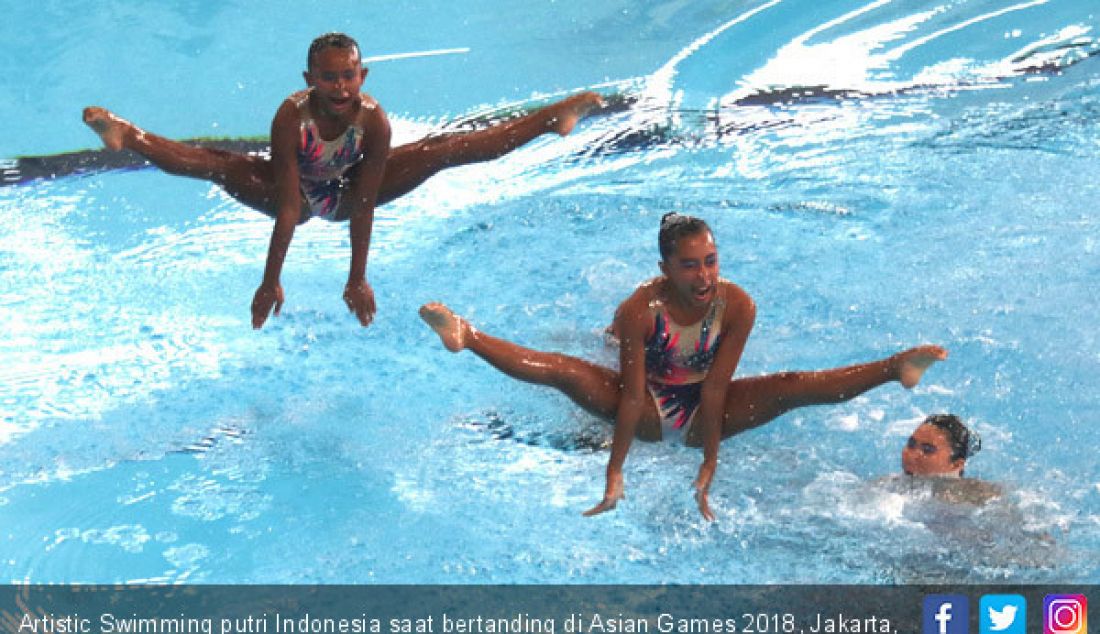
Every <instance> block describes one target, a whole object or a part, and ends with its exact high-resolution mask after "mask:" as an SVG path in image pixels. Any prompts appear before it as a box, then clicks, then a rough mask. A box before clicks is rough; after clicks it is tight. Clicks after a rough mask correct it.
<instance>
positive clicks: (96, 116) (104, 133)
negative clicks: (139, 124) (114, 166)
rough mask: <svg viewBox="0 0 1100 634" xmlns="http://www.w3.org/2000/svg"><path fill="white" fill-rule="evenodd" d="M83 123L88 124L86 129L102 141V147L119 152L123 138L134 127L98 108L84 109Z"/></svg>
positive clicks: (111, 113) (104, 109) (109, 112)
mask: <svg viewBox="0 0 1100 634" xmlns="http://www.w3.org/2000/svg"><path fill="white" fill-rule="evenodd" d="M84 123H86V124H88V127H89V128H91V129H92V131H93V132H95V133H96V134H98V135H99V138H100V139H102V140H103V145H104V146H105V147H107V148H108V149H111V150H121V149H122V145H123V137H125V136H126V132H128V131H129V130H131V129H133V127H134V124H132V123H130V122H129V121H127V120H126V119H123V118H121V117H118V116H116V115H115V114H114V113H113V112H111V111H110V110H107V109H106V108H100V107H98V106H90V107H88V108H85V109H84Z"/></svg>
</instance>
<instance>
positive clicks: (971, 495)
mask: <svg viewBox="0 0 1100 634" xmlns="http://www.w3.org/2000/svg"><path fill="white" fill-rule="evenodd" d="M934 480H935V481H934V483H933V486H932V495H934V496H935V497H936V498H938V499H940V500H943V501H945V502H951V503H954V504H972V505H974V506H982V505H984V504H986V503H988V502H990V501H992V500H995V499H997V498H999V497H1001V496H1002V495H1004V487H1002V486H1001V485H999V484H997V483H995V482H989V481H987V480H978V479H975V478H935V479H934Z"/></svg>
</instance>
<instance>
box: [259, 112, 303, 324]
mask: <svg viewBox="0 0 1100 634" xmlns="http://www.w3.org/2000/svg"><path fill="white" fill-rule="evenodd" d="M297 151H298V110H297V107H296V106H295V105H294V103H293V102H291V101H290V100H289V99H288V100H286V101H284V102H283V105H282V106H280V107H279V110H278V112H276V113H275V118H274V119H272V121H271V165H272V168H273V171H274V173H275V197H276V203H275V204H276V216H275V227H274V228H273V229H272V230H271V243H270V244H269V245H268V248H267V263H266V264H265V265H264V278H263V281H262V282H261V283H260V288H258V289H256V294H255V295H254V296H253V298H252V327H253V328H261V327H262V326H263V325H264V322H265V321H267V317H268V315H269V314H271V311H272V308H274V310H275V314H276V315H278V314H279V311H280V310H281V309H282V307H283V301H284V300H285V297H284V295H283V287H282V285H281V284H280V283H279V276H280V275H281V274H282V270H283V262H284V261H285V260H286V252H287V250H288V249H290V241H291V240H292V239H293V238H294V228H295V227H296V226H297V225H298V220H299V219H300V218H301V214H302V194H301V191H300V190H299V184H298V182H299V181H298V179H299V174H298V156H297Z"/></svg>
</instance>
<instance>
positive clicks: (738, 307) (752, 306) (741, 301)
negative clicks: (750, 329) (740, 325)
mask: <svg viewBox="0 0 1100 634" xmlns="http://www.w3.org/2000/svg"><path fill="white" fill-rule="evenodd" d="M718 293H719V295H720V296H721V297H722V300H723V301H724V302H725V304H726V309H725V310H726V312H725V320H724V321H727V322H729V321H740V320H747V321H748V322H749V323H750V324H751V322H753V321H755V319H756V302H754V301H753V300H752V296H751V295H749V294H748V292H747V291H745V289H743V288H741V287H740V286H738V285H737V284H734V283H733V282H731V281H729V280H727V279H725V278H719V279H718Z"/></svg>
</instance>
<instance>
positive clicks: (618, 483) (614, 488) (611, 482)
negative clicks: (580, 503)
mask: <svg viewBox="0 0 1100 634" xmlns="http://www.w3.org/2000/svg"><path fill="white" fill-rule="evenodd" d="M621 499H623V474H622V473H613V474H612V473H609V474H607V488H606V489H604V494H603V500H602V501H601V502H600V503H599V504H597V505H596V506H593V507H592V508H590V509H588V510H587V511H585V512H584V516H585V517H592V516H593V515H599V514H600V513H603V512H604V511H610V510H611V509H613V508H615V505H616V504H618V503H619V500H621Z"/></svg>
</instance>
